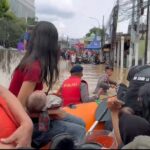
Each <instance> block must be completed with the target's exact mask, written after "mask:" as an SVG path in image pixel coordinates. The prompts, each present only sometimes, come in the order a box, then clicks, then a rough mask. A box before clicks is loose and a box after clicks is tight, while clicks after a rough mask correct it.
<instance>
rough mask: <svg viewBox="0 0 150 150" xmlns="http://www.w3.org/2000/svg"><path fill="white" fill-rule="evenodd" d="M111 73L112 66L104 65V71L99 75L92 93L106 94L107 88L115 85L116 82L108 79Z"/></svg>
mask: <svg viewBox="0 0 150 150" xmlns="http://www.w3.org/2000/svg"><path fill="white" fill-rule="evenodd" d="M112 74H113V67H112V66H109V65H108V66H106V67H105V73H104V74H103V75H101V76H100V77H99V79H98V82H97V86H96V88H95V90H94V94H97V95H99V96H100V95H101V94H106V93H107V90H108V89H109V88H110V87H116V85H117V83H116V82H115V81H112V80H110V77H111V76H112Z"/></svg>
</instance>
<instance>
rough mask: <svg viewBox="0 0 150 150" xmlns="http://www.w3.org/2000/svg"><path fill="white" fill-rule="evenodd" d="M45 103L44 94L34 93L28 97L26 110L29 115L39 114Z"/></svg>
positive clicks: (40, 92)
mask: <svg viewBox="0 0 150 150" xmlns="http://www.w3.org/2000/svg"><path fill="white" fill-rule="evenodd" d="M46 102H47V97H46V94H45V93H44V92H42V91H35V92H33V93H32V94H31V95H30V96H29V97H28V101H27V109H28V111H29V112H30V113H37V112H41V111H42V110H43V108H44V107H45V105H46Z"/></svg>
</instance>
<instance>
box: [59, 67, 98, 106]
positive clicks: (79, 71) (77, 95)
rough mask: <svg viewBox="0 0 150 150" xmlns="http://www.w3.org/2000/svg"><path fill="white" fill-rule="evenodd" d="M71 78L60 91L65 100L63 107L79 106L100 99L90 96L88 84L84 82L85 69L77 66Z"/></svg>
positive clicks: (71, 71)
mask: <svg viewBox="0 0 150 150" xmlns="http://www.w3.org/2000/svg"><path fill="white" fill-rule="evenodd" d="M70 73H71V76H70V77H69V78H68V79H67V80H65V81H64V82H63V84H62V86H61V88H60V89H59V91H58V94H59V95H61V97H62V99H63V103H64V104H63V105H64V106H68V105H70V104H78V103H82V102H83V103H84V102H91V101H94V100H96V99H97V98H98V96H92V97H90V96H89V91H88V84H87V82H86V81H84V80H82V76H83V67H82V66H80V65H75V66H73V67H72V68H71V70H70Z"/></svg>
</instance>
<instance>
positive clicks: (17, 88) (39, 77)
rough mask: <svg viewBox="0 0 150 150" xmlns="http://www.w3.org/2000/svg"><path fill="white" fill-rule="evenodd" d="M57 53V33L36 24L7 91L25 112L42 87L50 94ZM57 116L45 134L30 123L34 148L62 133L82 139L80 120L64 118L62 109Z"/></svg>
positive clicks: (54, 80) (56, 66)
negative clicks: (17, 100)
mask: <svg viewBox="0 0 150 150" xmlns="http://www.w3.org/2000/svg"><path fill="white" fill-rule="evenodd" d="M59 53H60V52H59V48H58V32H57V29H56V28H55V26H54V25H53V24H52V23H49V22H45V21H42V22H39V23H38V24H37V25H36V27H35V29H34V30H33V33H32V36H31V40H30V42H29V46H28V50H27V52H26V54H25V56H24V57H23V59H22V60H21V62H20V63H19V65H18V66H17V68H16V69H15V71H14V74H13V78H12V81H11V84H10V87H9V90H10V91H11V92H12V93H13V94H14V95H16V96H17V97H18V99H19V100H20V102H21V103H22V105H23V107H24V108H25V109H26V102H27V99H28V97H29V95H30V94H31V93H32V92H33V91H36V90H42V89H43V83H45V84H46V85H47V86H48V88H49V90H50V89H51V88H52V86H53V84H54V83H55V82H56V80H57V79H58V76H59V70H58V62H59ZM49 90H48V91H49ZM48 91H47V93H48ZM57 115H58V117H60V118H61V119H59V120H54V119H53V120H52V121H51V123H50V126H49V128H48V131H47V132H41V131H39V130H38V119H33V123H34V132H33V144H34V146H35V147H37V148H39V147H41V146H43V145H44V144H47V143H48V142H49V141H50V140H51V138H52V137H54V136H55V135H58V134H61V133H64V132H65V133H69V134H71V135H72V136H73V137H74V139H75V140H76V141H81V140H82V139H83V137H84V135H85V124H84V122H83V121H82V120H81V119H79V118H76V117H74V116H71V115H68V114H66V113H65V112H64V111H63V110H62V109H60V111H59V113H58V114H57Z"/></svg>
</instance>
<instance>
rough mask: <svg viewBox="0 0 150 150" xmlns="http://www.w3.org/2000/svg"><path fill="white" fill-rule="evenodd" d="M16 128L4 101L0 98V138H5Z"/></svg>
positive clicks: (16, 125) (15, 123)
mask: <svg viewBox="0 0 150 150" xmlns="http://www.w3.org/2000/svg"><path fill="white" fill-rule="evenodd" d="M18 126H19V125H18V123H17V122H16V121H15V118H14V117H13V115H12V114H11V112H10V110H9V108H8V106H7V103H6V101H5V100H4V99H3V98H2V97H1V96H0V138H7V137H8V136H10V135H11V134H12V133H13V132H15V131H16V129H17V128H18Z"/></svg>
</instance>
